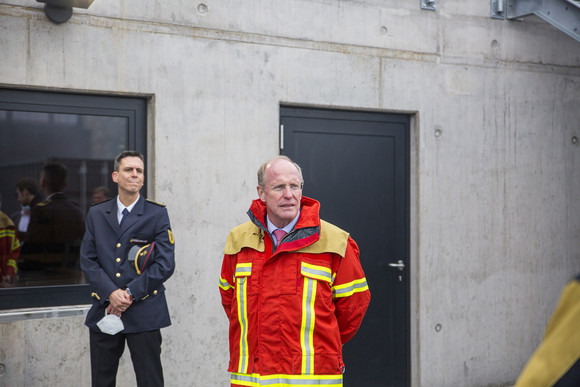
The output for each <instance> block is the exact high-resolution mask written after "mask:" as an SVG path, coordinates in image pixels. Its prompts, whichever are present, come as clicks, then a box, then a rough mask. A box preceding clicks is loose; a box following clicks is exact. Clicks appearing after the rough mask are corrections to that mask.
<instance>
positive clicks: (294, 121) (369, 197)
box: [280, 107, 410, 387]
mask: <svg viewBox="0 0 580 387" xmlns="http://www.w3.org/2000/svg"><path fill="white" fill-rule="evenodd" d="M280 115H281V117H280V122H281V132H282V135H281V153H282V154H285V155H287V156H289V157H290V158H291V159H293V160H294V161H296V162H297V163H298V164H299V165H300V166H301V167H302V169H303V174H304V181H305V183H304V195H305V196H309V197H312V198H314V199H317V200H319V201H320V202H321V210H320V212H321V217H322V218H323V219H325V220H327V221H329V222H331V223H334V224H335V225H337V226H339V227H341V228H343V229H344V230H346V231H348V232H349V233H350V234H351V236H352V237H353V238H354V240H355V241H356V242H357V243H358V245H359V248H360V252H361V254H360V259H361V263H362V266H363V269H364V270H365V275H366V278H367V281H368V284H369V288H370V290H371V304H370V306H369V309H368V311H367V315H366V316H365V319H364V321H363V324H362V326H361V328H360V330H359V331H358V333H357V335H356V336H355V337H354V339H353V340H351V341H350V342H348V343H347V344H345V345H344V347H343V353H344V361H345V364H346V372H345V374H344V385H345V387H359V386H365V387H374V386H409V385H410V354H409V349H410V339H409V331H410V325H409V278H408V277H409V152H410V146H409V116H407V115H401V114H386V113H374V112H353V111H339V110H325V109H306V108H293V107H282V108H281V110H280Z"/></svg>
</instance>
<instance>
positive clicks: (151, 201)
mask: <svg viewBox="0 0 580 387" xmlns="http://www.w3.org/2000/svg"><path fill="white" fill-rule="evenodd" d="M145 200H147V201H148V202H149V203H153V204H157V205H158V206H161V207H165V204H163V203H159V202H155V201H153V200H151V199H145Z"/></svg>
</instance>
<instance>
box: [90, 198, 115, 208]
mask: <svg viewBox="0 0 580 387" xmlns="http://www.w3.org/2000/svg"><path fill="white" fill-rule="evenodd" d="M111 200H113V198H111V199H107V200H103V201H102V202H98V203H93V204H91V207H92V206H96V205H99V204H103V203H106V202H110V201H111Z"/></svg>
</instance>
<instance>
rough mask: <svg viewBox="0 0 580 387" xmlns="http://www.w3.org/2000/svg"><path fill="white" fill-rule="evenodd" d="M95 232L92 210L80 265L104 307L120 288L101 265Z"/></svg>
mask: <svg viewBox="0 0 580 387" xmlns="http://www.w3.org/2000/svg"><path fill="white" fill-rule="evenodd" d="M94 232H95V224H94V209H93V208H91V209H90V210H89V214H88V215H87V221H86V228H85V235H84V237H83V243H82V244H81V256H80V264H81V269H82V270H83V272H84V273H85V276H86V278H87V281H88V282H89V283H90V284H91V286H92V288H93V290H92V291H93V297H94V298H96V299H97V300H98V301H99V302H100V303H101V305H103V304H105V302H106V301H107V299H108V297H109V294H111V293H112V292H113V291H115V290H117V289H118V287H117V285H115V283H114V282H113V281H112V280H111V279H110V278H109V276H108V275H107V273H106V272H105V271H104V270H103V268H102V267H101V264H100V263H99V259H98V258H99V257H98V254H97V245H96V243H95V234H94Z"/></svg>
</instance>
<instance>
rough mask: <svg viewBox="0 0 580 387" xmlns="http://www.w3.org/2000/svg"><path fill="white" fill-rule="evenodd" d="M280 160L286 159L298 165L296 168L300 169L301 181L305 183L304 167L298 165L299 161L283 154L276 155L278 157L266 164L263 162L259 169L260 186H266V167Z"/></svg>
mask: <svg viewBox="0 0 580 387" xmlns="http://www.w3.org/2000/svg"><path fill="white" fill-rule="evenodd" d="M278 160H286V161H289V162H291V163H292V164H293V165H294V166H295V167H296V169H297V170H298V173H299V174H300V182H301V183H304V178H303V177H302V168H300V165H298V164H297V163H295V162H294V161H292V160H291V159H290V157H288V156H284V155H281V156H276V157H274V158H272V159H270V160H268V161H266V162H265V163H264V164H262V165H261V166H260V169H258V185H259V186H260V187H262V188H264V180H265V179H266V168H268V165H270V164H272V163H274V162H275V161H278Z"/></svg>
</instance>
